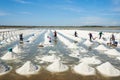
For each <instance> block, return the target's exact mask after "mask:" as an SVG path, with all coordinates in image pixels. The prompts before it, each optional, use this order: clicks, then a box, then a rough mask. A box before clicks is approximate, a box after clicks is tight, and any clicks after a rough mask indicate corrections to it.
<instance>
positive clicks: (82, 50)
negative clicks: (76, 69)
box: [79, 47, 88, 53]
mask: <svg viewBox="0 0 120 80" xmlns="http://www.w3.org/2000/svg"><path fill="white" fill-rule="evenodd" d="M79 51H80V52H82V53H86V52H88V50H86V49H85V48H83V47H80V48H79Z"/></svg>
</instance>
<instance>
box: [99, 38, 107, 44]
mask: <svg viewBox="0 0 120 80" xmlns="http://www.w3.org/2000/svg"><path fill="white" fill-rule="evenodd" d="M97 42H98V43H100V44H106V41H104V40H103V39H98V40H97Z"/></svg>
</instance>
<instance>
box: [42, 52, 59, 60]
mask: <svg viewBox="0 0 120 80" xmlns="http://www.w3.org/2000/svg"><path fill="white" fill-rule="evenodd" d="M41 60H43V61H46V62H54V61H57V60H60V57H58V56H56V55H55V54H52V55H47V56H44V57H42V58H41Z"/></svg>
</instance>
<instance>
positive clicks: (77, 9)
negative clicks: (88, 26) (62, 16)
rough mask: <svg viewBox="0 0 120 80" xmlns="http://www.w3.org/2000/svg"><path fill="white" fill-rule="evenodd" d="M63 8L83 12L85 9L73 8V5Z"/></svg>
mask: <svg viewBox="0 0 120 80" xmlns="http://www.w3.org/2000/svg"><path fill="white" fill-rule="evenodd" d="M62 9H63V10H67V11H72V12H82V11H83V10H81V9H79V8H73V7H63V8H62Z"/></svg>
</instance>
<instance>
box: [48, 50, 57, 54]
mask: <svg viewBox="0 0 120 80" xmlns="http://www.w3.org/2000/svg"><path fill="white" fill-rule="evenodd" d="M48 53H49V54H55V53H56V51H53V50H50V51H49V52H48Z"/></svg>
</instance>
